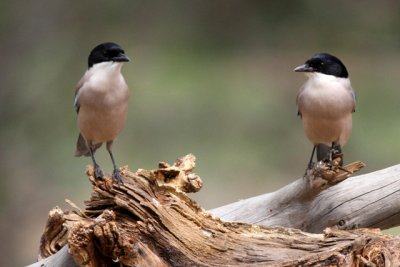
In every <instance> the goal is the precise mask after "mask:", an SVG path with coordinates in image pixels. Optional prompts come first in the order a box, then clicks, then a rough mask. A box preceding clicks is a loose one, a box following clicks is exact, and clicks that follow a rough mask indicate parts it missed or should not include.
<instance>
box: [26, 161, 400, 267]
mask: <svg viewBox="0 0 400 267" xmlns="http://www.w3.org/2000/svg"><path fill="white" fill-rule="evenodd" d="M356 165H357V164H356ZM194 166H195V164H194V156H192V155H188V156H186V157H184V158H182V159H179V160H178V161H177V162H176V163H175V164H174V165H173V166H170V165H168V164H166V163H161V164H160V166H159V169H157V170H153V171H147V170H139V171H138V172H136V173H132V172H130V171H129V170H128V169H126V168H125V169H123V170H122V174H123V177H124V184H123V185H116V184H113V183H112V179H111V178H109V179H106V180H105V181H98V180H96V179H95V178H94V177H93V170H92V169H91V168H90V169H88V175H89V179H90V181H91V183H92V185H93V192H92V196H91V198H90V200H89V201H87V202H86V209H85V210H84V211H81V210H79V209H78V210H74V211H61V210H60V209H57V208H56V209H55V210H53V211H52V212H50V217H49V220H48V224H47V226H46V230H45V233H44V234H43V237H42V243H41V248H40V253H41V257H42V258H46V257H48V256H50V255H52V254H55V255H58V253H57V251H58V250H59V249H60V247H61V246H63V245H66V244H67V245H68V247H69V253H70V255H71V256H72V258H73V259H74V260H75V262H76V263H77V264H78V265H79V266H119V265H120V264H122V265H126V266H266V265H268V266H374V265H371V264H375V266H385V265H384V264H393V265H390V266H399V265H400V253H399V251H400V239H396V238H392V237H390V236H386V235H383V234H382V233H380V231H379V230H373V229H369V230H368V229H357V230H352V231H342V230H339V229H333V228H328V229H326V230H325V231H324V233H321V234H311V233H306V232H302V231H300V230H296V229H291V228H283V227H275V228H266V227H263V226H258V225H251V224H246V223H239V222H226V221H222V220H220V219H219V218H218V217H215V216H213V215H211V213H209V212H207V211H205V210H203V209H202V208H201V207H200V206H199V205H198V204H197V203H195V202H194V201H192V200H191V199H190V198H189V197H188V196H187V194H186V192H188V191H190V192H193V191H198V190H199V189H200V188H201V185H202V182H201V179H200V177H198V176H197V175H196V174H194V173H192V172H191V171H192V169H193V168H194ZM360 166H361V165H360ZM321 168H322V169H323V168H326V166H321ZM322 169H319V171H321V173H320V174H321V175H322V176H324V175H327V176H330V179H328V180H327V179H325V178H324V179H323V180H325V181H327V182H326V183H325V182H324V181H319V180H318V179H319V178H315V179H314V180H313V181H312V183H314V186H311V187H310V188H313V191H312V193H309V194H304V192H303V193H299V194H298V195H299V196H300V195H302V198H305V199H312V198H313V197H314V196H318V195H319V192H317V191H319V190H320V191H322V190H323V188H324V187H325V188H326V187H329V186H330V184H333V183H337V181H338V180H343V179H344V178H345V177H347V176H348V172H346V171H345V173H346V174H344V173H341V172H340V171H338V170H337V169H335V168H331V167H329V166H328V168H327V169H325V170H322ZM356 169H357V168H356ZM332 171H333V172H334V173H335V174H334V175H333V176H331V174H332ZM321 175H320V176H321ZM316 184H319V185H318V186H316ZM318 188H319V189H318ZM287 199H288V201H289V200H290V199H291V198H290V197H287ZM294 199H296V198H294ZM289 202H290V201H289ZM288 205H289V204H288ZM64 248H65V246H64ZM64 251H65V250H64ZM60 254H62V253H60ZM64 256H65V252H64ZM38 264H40V262H39V263H38ZM382 264H383V265H382ZM32 266H34V265H32ZM37 266H47V267H49V266H56V265H37ZM388 266H389V265H388Z"/></svg>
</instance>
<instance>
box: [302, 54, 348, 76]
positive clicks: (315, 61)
mask: <svg viewBox="0 0 400 267" xmlns="http://www.w3.org/2000/svg"><path fill="white" fill-rule="evenodd" d="M294 71H297V72H319V73H323V74H327V75H333V76H336V77H339V78H348V77H349V73H348V72H347V69H346V67H345V66H344V64H343V63H342V61H340V59H338V58H337V57H335V56H333V55H330V54H328V53H319V54H316V55H314V56H312V57H311V58H310V59H309V60H307V61H306V63H305V64H304V65H301V66H299V67H297V68H295V69H294Z"/></svg>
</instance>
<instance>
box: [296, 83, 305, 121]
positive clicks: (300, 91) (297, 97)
mask: <svg viewBox="0 0 400 267" xmlns="http://www.w3.org/2000/svg"><path fill="white" fill-rule="evenodd" d="M304 87H305V86H304V85H303V86H302V87H301V88H300V90H299V93H298V94H297V96H296V105H297V115H298V116H300V118H301V112H300V109H299V98H300V95H301V93H302V92H303V91H304Z"/></svg>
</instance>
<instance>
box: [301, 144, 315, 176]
mask: <svg viewBox="0 0 400 267" xmlns="http://www.w3.org/2000/svg"><path fill="white" fill-rule="evenodd" d="M316 148H317V145H314V147H313V149H312V152H311V157H310V161H309V162H308V165H307V169H306V172H305V173H304V176H306V175H307V172H308V170H311V169H312V167H313V158H314V154H315V149H316Z"/></svg>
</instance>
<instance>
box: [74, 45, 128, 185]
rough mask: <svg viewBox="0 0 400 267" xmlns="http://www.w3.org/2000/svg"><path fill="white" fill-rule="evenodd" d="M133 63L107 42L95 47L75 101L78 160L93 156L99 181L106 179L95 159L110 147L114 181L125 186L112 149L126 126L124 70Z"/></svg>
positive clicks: (126, 97) (126, 89)
mask: <svg viewBox="0 0 400 267" xmlns="http://www.w3.org/2000/svg"><path fill="white" fill-rule="evenodd" d="M128 61H130V59H129V58H128V57H127V56H126V54H125V51H124V50H123V49H122V47H121V46H120V45H118V44H116V43H112V42H105V43H101V44H99V45H97V46H96V47H94V48H93V49H92V50H91V52H90V54H89V58H88V69H87V70H86V72H85V73H84V75H83V77H82V78H81V79H80V80H79V82H78V84H77V86H76V90H75V98H74V109H75V111H76V113H77V124H78V128H79V136H78V141H77V145H76V152H75V156H77V157H79V156H86V157H88V156H90V157H91V159H92V162H93V167H94V175H95V177H96V179H104V176H103V171H102V170H101V168H100V166H99V165H98V164H97V162H96V159H95V157H94V153H95V151H96V150H97V149H98V148H99V147H100V146H101V145H102V144H103V143H106V148H107V151H108V153H109V154H110V157H111V161H112V164H113V173H112V178H113V180H115V181H116V182H118V183H122V177H121V174H120V171H119V169H118V168H117V165H116V163H115V159H114V155H113V153H112V145H113V142H114V140H115V138H116V137H117V135H118V134H119V133H120V132H121V130H122V129H123V128H124V126H125V122H126V118H127V112H128V98H129V89H128V86H127V83H126V81H125V79H124V77H123V76H122V74H121V68H122V65H123V63H124V62H128Z"/></svg>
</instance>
